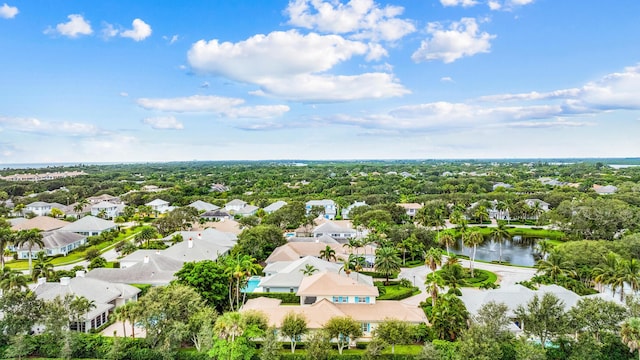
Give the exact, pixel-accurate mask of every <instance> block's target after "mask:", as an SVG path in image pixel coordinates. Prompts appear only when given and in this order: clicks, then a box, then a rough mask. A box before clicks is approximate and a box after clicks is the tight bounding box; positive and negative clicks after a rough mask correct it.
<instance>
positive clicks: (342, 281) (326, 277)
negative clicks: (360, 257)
mask: <svg viewBox="0 0 640 360" xmlns="http://www.w3.org/2000/svg"><path fill="white" fill-rule="evenodd" d="M296 295H298V296H338V295H342V296H344V295H362V296H378V288H377V287H375V286H373V285H366V284H361V283H359V282H358V281H356V280H354V279H352V278H350V277H347V276H346V275H340V274H337V273H331V272H324V273H318V274H313V275H311V276H305V277H304V278H303V279H302V281H301V282H300V287H299V288H298V292H297V293H296Z"/></svg>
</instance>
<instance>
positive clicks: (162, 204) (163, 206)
mask: <svg viewBox="0 0 640 360" xmlns="http://www.w3.org/2000/svg"><path fill="white" fill-rule="evenodd" d="M145 205H146V206H150V207H151V209H152V210H153V212H155V213H157V214H164V213H166V212H169V211H171V207H170V206H169V202H168V201H164V200H162V199H155V200H153V201H151V202H148V203H146V204H145Z"/></svg>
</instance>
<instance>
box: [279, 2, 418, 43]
mask: <svg viewBox="0 0 640 360" xmlns="http://www.w3.org/2000/svg"><path fill="white" fill-rule="evenodd" d="M403 12H404V8H402V7H400V6H392V5H387V6H384V7H381V6H380V5H378V4H377V3H375V2H374V1H373V0H351V1H349V2H347V3H342V2H340V1H321V0H292V1H290V2H289V5H288V6H287V8H286V10H285V14H287V15H288V16H289V24H290V25H293V26H297V27H302V28H306V29H312V30H315V31H320V32H323V33H332V34H348V35H350V36H352V37H354V38H358V39H369V40H373V41H396V40H399V39H401V38H402V37H404V36H405V35H407V34H410V33H412V32H414V31H415V30H416V29H415V26H414V25H413V23H412V22H411V21H409V20H405V19H399V18H398V16H400V15H402V13H403Z"/></svg>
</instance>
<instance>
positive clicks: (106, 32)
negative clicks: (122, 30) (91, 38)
mask: <svg viewBox="0 0 640 360" xmlns="http://www.w3.org/2000/svg"><path fill="white" fill-rule="evenodd" d="M101 32H102V37H103V38H105V39H109V38H112V37H114V36H117V35H118V30H117V29H116V28H114V27H113V25H111V24H109V23H103V24H102V31H101Z"/></svg>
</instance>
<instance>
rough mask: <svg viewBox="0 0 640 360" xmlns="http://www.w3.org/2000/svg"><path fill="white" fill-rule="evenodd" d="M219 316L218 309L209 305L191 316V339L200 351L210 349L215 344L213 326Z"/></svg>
mask: <svg viewBox="0 0 640 360" xmlns="http://www.w3.org/2000/svg"><path fill="white" fill-rule="evenodd" d="M217 317H218V314H217V313H216V311H215V310H214V309H213V308H211V307H208V306H204V307H202V308H201V309H200V310H198V311H197V312H196V313H194V314H192V315H191V316H190V317H189V322H188V323H187V325H188V328H189V329H188V331H189V339H190V340H191V342H192V343H193V346H194V347H195V348H196V350H198V352H204V351H209V350H210V349H211V347H212V346H213V342H212V340H213V335H214V332H213V328H214V324H215V321H216V319H217Z"/></svg>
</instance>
